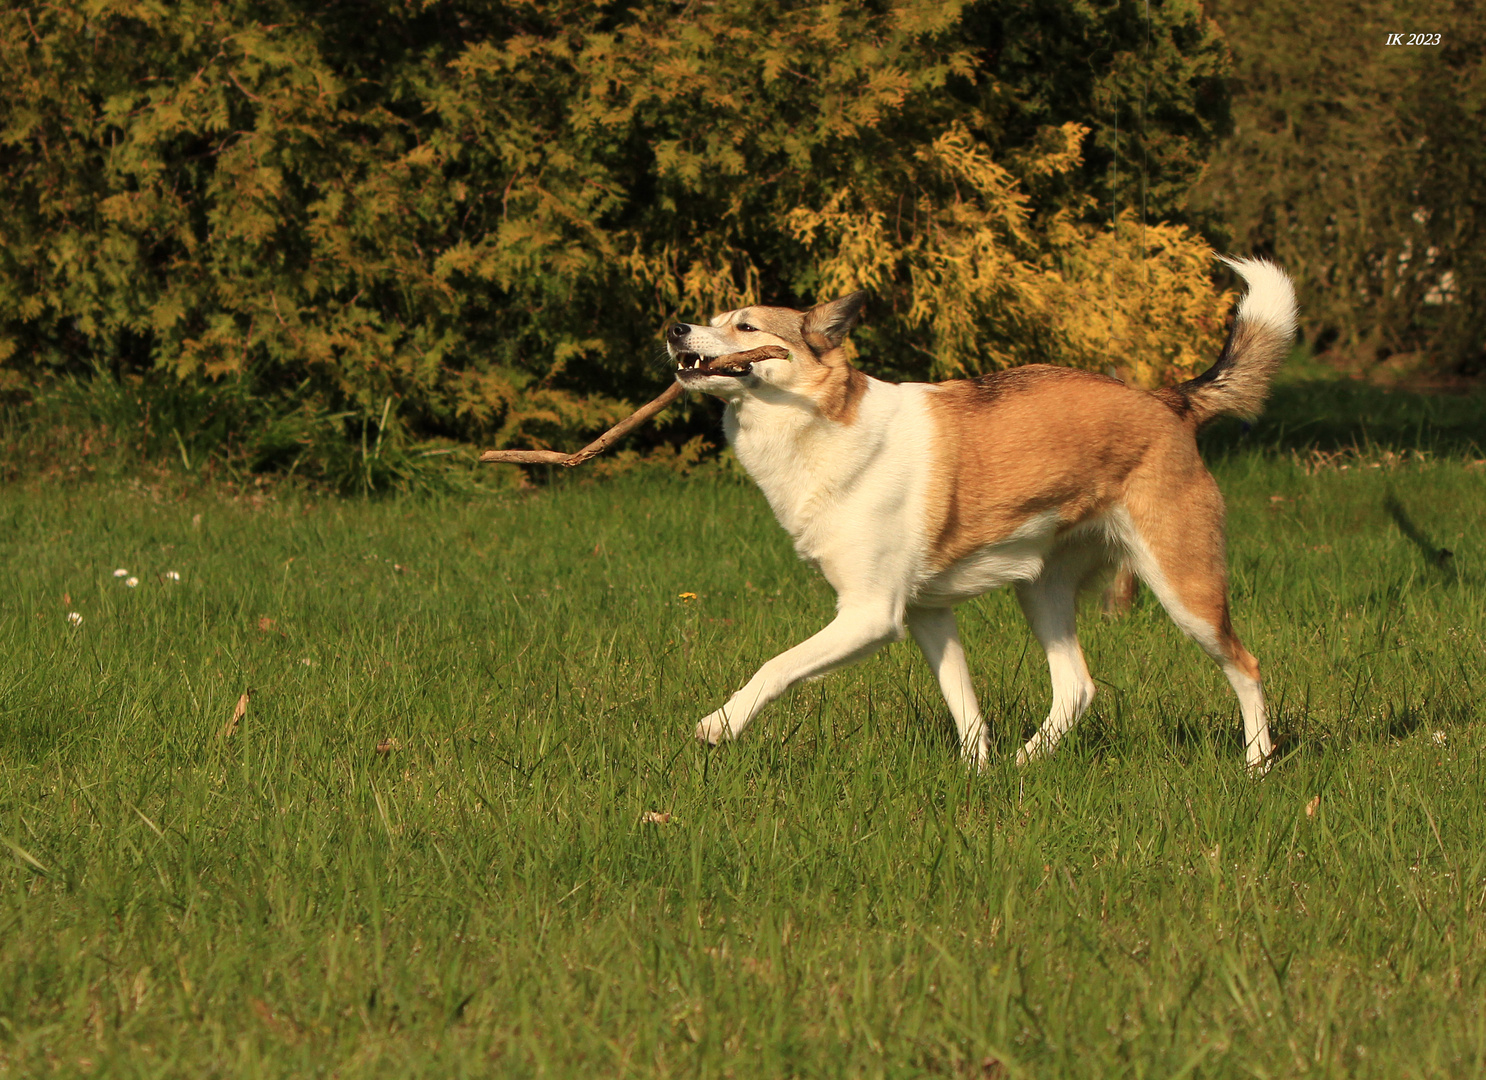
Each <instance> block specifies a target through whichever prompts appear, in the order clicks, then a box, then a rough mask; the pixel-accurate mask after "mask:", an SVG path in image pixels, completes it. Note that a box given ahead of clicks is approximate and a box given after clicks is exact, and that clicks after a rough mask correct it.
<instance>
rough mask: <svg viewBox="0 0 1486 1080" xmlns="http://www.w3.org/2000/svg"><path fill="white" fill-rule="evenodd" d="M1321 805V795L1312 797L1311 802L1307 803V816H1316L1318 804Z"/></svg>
mask: <svg viewBox="0 0 1486 1080" xmlns="http://www.w3.org/2000/svg"><path fill="white" fill-rule="evenodd" d="M1320 805H1321V796H1319V795H1317V796H1316V797H1315V798H1314V799H1312V800H1311V801H1310V802H1308V803H1306V804H1305V816H1306V817H1315V816H1316V808H1317V807H1318V806H1320Z"/></svg>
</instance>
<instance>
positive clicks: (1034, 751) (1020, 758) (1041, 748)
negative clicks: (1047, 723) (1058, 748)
mask: <svg viewBox="0 0 1486 1080" xmlns="http://www.w3.org/2000/svg"><path fill="white" fill-rule="evenodd" d="M1049 753H1051V751H1050V750H1049V749H1048V746H1047V744H1046V743H1044V742H1043V741H1042V737H1041V736H1040V735H1033V736H1032V737H1031V738H1030V739H1028V740H1027V745H1026V746H1023V747H1022V748H1021V749H1020V750H1018V751H1017V752H1016V763H1017V767H1018V768H1024V767H1026V766H1028V765H1030V764H1032V762H1034V761H1036V760H1037V759H1038V758H1045V757H1047V755H1048V754H1049Z"/></svg>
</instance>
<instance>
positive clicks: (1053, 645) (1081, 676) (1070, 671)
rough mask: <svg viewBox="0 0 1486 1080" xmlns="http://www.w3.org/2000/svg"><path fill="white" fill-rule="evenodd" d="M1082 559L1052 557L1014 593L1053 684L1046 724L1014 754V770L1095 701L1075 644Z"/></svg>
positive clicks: (1046, 748) (1047, 749)
mask: <svg viewBox="0 0 1486 1080" xmlns="http://www.w3.org/2000/svg"><path fill="white" fill-rule="evenodd" d="M1082 554H1083V553H1081V552H1080V553H1064V554H1063V555H1062V556H1061V557H1059V556H1056V555H1055V556H1054V557H1053V558H1050V559H1049V560H1048V562H1047V565H1046V566H1045V567H1044V568H1043V571H1042V574H1041V576H1039V577H1038V578H1037V580H1035V581H1027V582H1022V583H1021V584H1019V585H1018V586H1017V589H1016V598H1017V600H1018V602H1020V604H1021V605H1022V612H1023V614H1025V615H1026V616H1027V622H1028V623H1030V624H1031V626H1032V633H1033V634H1035V635H1036V636H1037V640H1038V641H1039V642H1040V643H1041V645H1042V647H1043V649H1044V650H1045V651H1046V652H1047V668H1048V674H1049V675H1050V676H1051V677H1052V683H1053V704H1052V707H1051V708H1050V709H1049V710H1048V714H1047V719H1046V720H1044V721H1043V722H1042V726H1041V727H1040V728H1038V729H1037V734H1035V735H1033V736H1032V738H1030V739H1028V740H1027V744H1026V745H1025V746H1023V747H1022V749H1021V750H1020V752H1018V754H1017V756H1016V760H1017V764H1018V765H1025V764H1026V763H1027V762H1029V761H1031V760H1032V759H1033V758H1037V757H1042V756H1043V755H1045V754H1049V753H1051V752H1052V749H1053V747H1055V746H1057V745H1058V740H1059V739H1061V738H1062V737H1063V736H1064V735H1066V734H1067V733H1068V731H1069V729H1070V728H1072V727H1073V725H1074V724H1076V723H1077V722H1078V718H1079V717H1080V716H1082V715H1083V714H1084V711H1085V710H1086V709H1087V708H1088V707H1089V704H1090V703H1091V702H1092V701H1093V700H1094V680H1093V679H1092V678H1090V677H1089V668H1088V665H1087V664H1085V663H1084V652H1083V649H1082V648H1080V647H1079V644H1078V621H1077V618H1076V610H1075V601H1076V600H1077V599H1078V589H1079V586H1080V585H1081V584H1082V583H1083V579H1084V578H1085V577H1086V576H1087V574H1088V570H1089V565H1088V564H1089V562H1090V560H1089V559H1087V558H1084V557H1080V556H1082Z"/></svg>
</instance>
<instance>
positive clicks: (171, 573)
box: [165, 570, 181, 581]
mask: <svg viewBox="0 0 1486 1080" xmlns="http://www.w3.org/2000/svg"><path fill="white" fill-rule="evenodd" d="M165 580H166V581H179V580H181V575H180V573H179V572H178V571H175V570H167V571H165Z"/></svg>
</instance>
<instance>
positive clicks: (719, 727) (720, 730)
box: [696, 709, 733, 746]
mask: <svg viewBox="0 0 1486 1080" xmlns="http://www.w3.org/2000/svg"><path fill="white" fill-rule="evenodd" d="M696 737H697V742H699V743H701V744H702V745H704V746H716V745H717V744H718V743H720V742H722V741H724V740H726V739H731V738H732V737H733V729H732V728H731V727H729V726H728V718H727V717H726V716H724V715H723V712H722V710H721V709H718V710H717V711H716V712H715V713H713V714H712V715H711V716H707V717H704V718H703V719H702V722H701V723H700V724H698V725H697V730H696Z"/></svg>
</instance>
